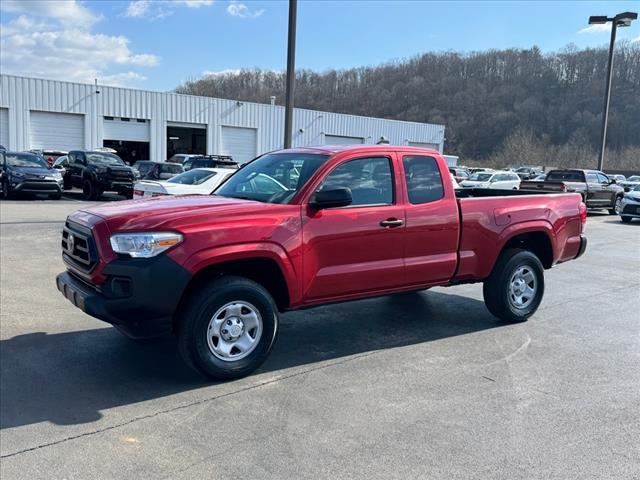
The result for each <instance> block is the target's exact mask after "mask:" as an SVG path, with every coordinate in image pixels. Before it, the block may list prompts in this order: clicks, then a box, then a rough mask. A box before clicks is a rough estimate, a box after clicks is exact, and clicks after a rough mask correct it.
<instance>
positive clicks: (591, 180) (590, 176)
mask: <svg viewBox="0 0 640 480" xmlns="http://www.w3.org/2000/svg"><path fill="white" fill-rule="evenodd" d="M587 183H599V182H598V176H597V175H596V174H595V173H587Z"/></svg>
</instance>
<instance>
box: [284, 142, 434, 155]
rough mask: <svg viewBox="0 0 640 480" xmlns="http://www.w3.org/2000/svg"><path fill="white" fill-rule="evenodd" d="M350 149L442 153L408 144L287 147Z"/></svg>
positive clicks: (329, 151) (323, 150)
mask: <svg viewBox="0 0 640 480" xmlns="http://www.w3.org/2000/svg"><path fill="white" fill-rule="evenodd" d="M350 150H374V151H375V150H382V151H385V152H388V151H389V150H402V151H403V152H404V151H407V152H412V151H415V152H416V153H424V152H429V153H437V154H438V155H439V154H440V152H439V151H437V150H435V149H433V148H421V147H410V146H407V145H387V144H383V145H366V144H357V145H318V146H311V147H297V148H289V149H286V151H288V152H308V153H312V152H313V153H327V154H333V153H339V152H345V151H350ZM276 151H278V152H282V151H284V150H276Z"/></svg>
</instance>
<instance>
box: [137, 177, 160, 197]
mask: <svg viewBox="0 0 640 480" xmlns="http://www.w3.org/2000/svg"><path fill="white" fill-rule="evenodd" d="M158 195H167V190H166V189H165V188H164V187H163V186H162V185H161V184H159V183H157V182H154V181H150V180H143V181H142V182H136V184H135V185H134V186H133V198H144V197H157V196H158Z"/></svg>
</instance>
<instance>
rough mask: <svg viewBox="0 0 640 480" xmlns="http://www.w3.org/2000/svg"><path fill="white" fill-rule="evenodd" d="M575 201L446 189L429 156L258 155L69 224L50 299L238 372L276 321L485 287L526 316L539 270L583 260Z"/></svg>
mask: <svg viewBox="0 0 640 480" xmlns="http://www.w3.org/2000/svg"><path fill="white" fill-rule="evenodd" d="M586 218H587V214H586V207H585V205H584V204H583V203H582V198H581V196H580V194H577V193H570V194H566V193H564V194H531V193H530V192H522V191H518V190H506V191H500V190H490V189H465V190H463V191H459V192H456V191H454V188H453V185H452V182H451V177H450V174H449V171H448V167H447V165H446V163H445V161H444V159H443V158H442V156H441V155H440V154H439V153H438V152H436V151H434V150H427V149H421V148H414V147H393V146H389V145H379V146H376V145H373V146H336V147H331V146H323V147H317V148H311V147H309V148H298V149H292V150H282V151H276V152H272V153H268V154H265V155H263V156H261V157H258V158H257V159H255V160H253V161H252V162H250V163H249V164H247V165H245V166H243V168H241V169H239V170H237V171H236V173H235V174H234V175H232V176H231V177H230V178H229V179H228V180H227V181H226V182H225V183H223V184H222V185H221V186H220V187H219V188H218V189H216V191H215V192H214V194H213V195H188V196H176V197H156V198H151V199H148V200H147V199H145V200H132V201H123V202H113V203H109V204H103V205H99V206H94V207H90V208H87V209H84V210H80V211H78V212H75V213H73V214H71V215H70V216H69V217H68V218H67V221H66V224H65V226H64V230H63V233H62V241H61V244H62V245H61V246H62V258H63V261H64V263H65V264H66V268H67V270H66V271H65V272H63V273H60V274H59V275H58V276H57V280H56V281H57V287H58V289H59V290H60V292H61V293H62V294H63V295H64V296H65V297H66V298H67V299H68V300H70V301H71V302H72V303H73V304H74V305H75V306H76V307H78V308H80V309H81V310H83V311H84V312H86V313H87V314H89V315H91V316H93V317H95V318H98V319H100V320H103V321H106V322H108V323H110V324H113V325H114V326H116V327H117V328H119V329H120V330H122V331H123V332H125V333H126V334H128V335H129V336H132V337H134V338H145V337H151V336H155V335H161V334H164V333H170V332H172V333H174V334H175V335H176V336H177V337H178V345H179V350H180V352H181V354H182V356H183V357H184V359H185V361H186V363H187V364H189V365H190V366H191V367H193V368H194V369H196V370H197V371H199V372H201V373H202V374H204V375H205V376H208V377H210V378H221V379H230V378H238V377H241V376H244V375H247V374H249V373H250V372H252V371H253V370H255V369H256V368H257V367H258V366H259V365H260V364H261V363H262V361H263V360H264V359H265V358H266V357H267V355H268V353H269V351H270V350H271V347H272V345H273V342H274V339H275V338H276V332H277V329H278V319H279V315H280V313H281V312H284V311H287V310H295V309H300V308H307V307H312V306H319V305H323V304H327V303H333V302H341V301H347V300H355V299H360V298H366V297H375V296H380V295H388V294H392V293H397V292H405V291H416V290H423V289H427V288H430V287H433V286H450V285H456V284H462V283H474V282H482V283H483V284H484V299H485V303H486V306H487V308H488V310H489V312H491V313H492V314H493V315H495V316H496V317H498V318H500V319H502V320H504V321H506V322H518V321H524V320H527V319H528V318H529V317H530V316H531V315H533V314H534V313H535V311H536V310H537V308H538V306H539V305H540V302H541V301H542V297H543V293H544V270H546V269H549V268H551V267H553V266H554V265H556V264H559V263H562V262H566V261H568V260H573V259H575V258H578V257H579V256H580V255H582V253H583V252H584V251H585V248H586V238H585V237H584V235H583V229H584V225H585V222H586Z"/></svg>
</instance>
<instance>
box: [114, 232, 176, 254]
mask: <svg viewBox="0 0 640 480" xmlns="http://www.w3.org/2000/svg"><path fill="white" fill-rule="evenodd" d="M180 242H182V235H180V234H179V233H173V232H158V233H118V234H116V235H112V236H111V248H112V249H113V251H114V252H116V253H124V254H127V255H130V256H131V257H133V258H150V257H155V256H156V255H158V254H159V253H162V252H164V251H165V250H167V249H169V248H171V247H173V246H175V245H178V244H179V243H180Z"/></svg>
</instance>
